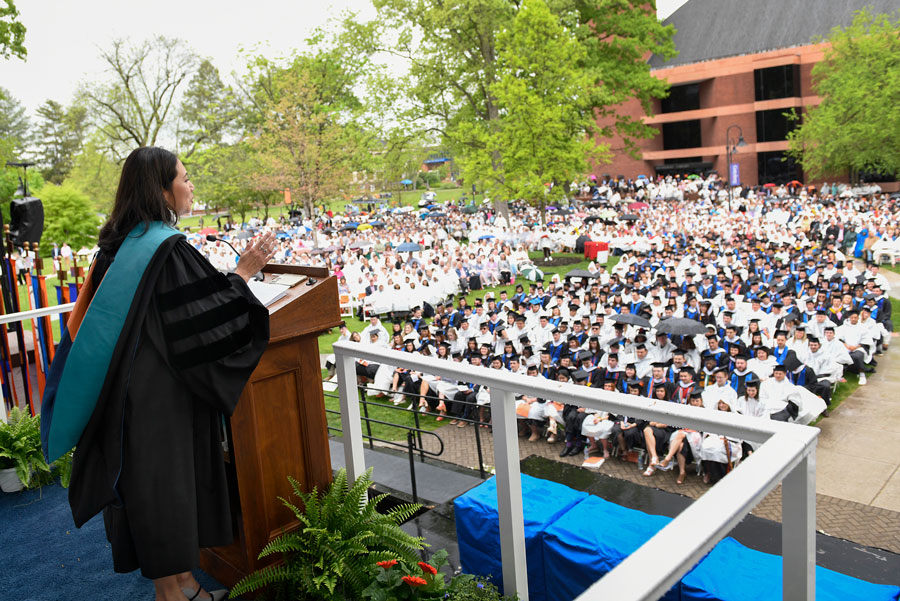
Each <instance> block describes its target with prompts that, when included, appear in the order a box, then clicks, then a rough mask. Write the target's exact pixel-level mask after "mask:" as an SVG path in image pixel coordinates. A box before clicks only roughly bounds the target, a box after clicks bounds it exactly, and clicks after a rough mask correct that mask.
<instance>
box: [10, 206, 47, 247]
mask: <svg viewBox="0 0 900 601" xmlns="http://www.w3.org/2000/svg"><path fill="white" fill-rule="evenodd" d="M43 233H44V205H43V204H42V203H41V199H39V198H32V197H28V198H14V199H13V200H12V202H10V204H9V237H10V238H11V239H12V243H13V245H14V246H19V247H21V246H22V245H24V244H25V243H26V242H29V243H31V244H34V243H36V242H40V241H41V234H43Z"/></svg>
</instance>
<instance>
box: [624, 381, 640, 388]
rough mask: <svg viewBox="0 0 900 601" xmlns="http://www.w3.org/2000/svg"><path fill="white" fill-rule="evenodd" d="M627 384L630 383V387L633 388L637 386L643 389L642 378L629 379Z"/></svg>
mask: <svg viewBox="0 0 900 601" xmlns="http://www.w3.org/2000/svg"><path fill="white" fill-rule="evenodd" d="M626 384H627V385H628V388H629V389H631V388H637V389H638V390H640V389H641V381H640V380H635V379H632V380H628V381H627V382H626Z"/></svg>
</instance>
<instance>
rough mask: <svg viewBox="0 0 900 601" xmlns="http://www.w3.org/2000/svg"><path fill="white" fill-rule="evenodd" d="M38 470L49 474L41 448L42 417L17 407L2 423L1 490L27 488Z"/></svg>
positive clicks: (0, 424)
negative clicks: (6, 420) (5, 421)
mask: <svg viewBox="0 0 900 601" xmlns="http://www.w3.org/2000/svg"><path fill="white" fill-rule="evenodd" d="M35 472H44V473H47V474H49V473H50V466H49V465H47V461H46V460H45V459H44V454H43V452H42V451H41V418H40V416H34V417H32V416H31V415H30V414H28V413H26V412H24V411H22V410H21V409H19V408H18V407H14V408H13V410H12V411H11V412H10V414H9V420H8V422H7V423H5V424H2V423H0V489H2V490H3V492H16V491H19V490H22V488H23V487H26V488H27V487H29V486H31V484H32V480H33V477H34V473H35Z"/></svg>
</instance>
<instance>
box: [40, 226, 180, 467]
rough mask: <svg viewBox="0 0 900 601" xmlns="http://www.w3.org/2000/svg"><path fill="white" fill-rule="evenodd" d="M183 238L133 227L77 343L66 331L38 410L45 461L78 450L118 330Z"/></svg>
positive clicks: (164, 229) (166, 230)
mask: <svg viewBox="0 0 900 601" xmlns="http://www.w3.org/2000/svg"><path fill="white" fill-rule="evenodd" d="M173 236H183V234H181V233H179V232H178V231H177V230H176V229H174V228H172V227H171V226H169V225H166V224H164V223H162V222H161V221H155V222H152V223H151V224H150V225H149V226H147V227H145V226H144V225H143V224H141V225H138V226H136V227H135V228H134V229H133V230H132V231H131V232H130V233H129V234H128V235H127V236H126V237H125V240H124V241H123V242H122V245H121V246H120V247H119V250H118V252H117V253H116V257H115V260H114V261H113V262H112V264H111V265H110V266H109V269H108V270H107V272H106V274H105V275H104V276H103V280H102V281H101V283H100V286H99V287H98V288H97V291H96V293H95V294H94V297H93V299H92V300H91V303H90V307H89V308H88V310H87V312H86V313H85V315H84V319H83V321H82V322H81V326H80V327H79V328H78V332H77V335H76V337H75V340H74V341H72V340H71V338H70V337H69V332H68V330H66V331H65V332H64V333H63V339H62V341H61V342H60V345H59V349H58V350H57V354H56V356H55V357H54V361H53V363H52V364H51V366H50V372H49V373H48V377H47V387H46V389H45V390H44V398H43V401H42V406H41V421H42V423H41V439H42V442H43V448H44V455H45V456H46V458H47V460H48V461H54V460H56V459H57V458H59V457H61V456H62V455H64V454H65V453H67V452H69V451H70V450H71V449H72V448H73V447H75V445H77V444H78V441H79V439H80V438H81V435H82V433H83V432H84V429H85V428H86V427H87V424H88V421H90V419H91V415H92V414H93V413H94V409H95V408H96V406H97V402H98V401H99V399H100V393H101V391H102V390H103V385H104V383H105V382H106V378H107V376H108V375H109V374H108V372H109V366H110V362H111V360H112V358H113V353H114V352H115V349H116V344H117V343H118V341H119V337H120V335H121V334H122V328H123V327H124V326H125V321H126V319H127V318H128V313H129V311H130V310H131V306H132V304H133V302H134V300H135V298H134V296H135V293H136V292H137V290H138V287H139V286H140V284H141V280H142V279H143V277H144V273H145V272H146V270H147V268H148V266H149V265H150V262H151V261H152V259H153V257H154V256H155V254H156V251H157V249H159V247H160V245H161V244H162V243H163V242H165V241H166V240H168V239H169V238H172V237H173Z"/></svg>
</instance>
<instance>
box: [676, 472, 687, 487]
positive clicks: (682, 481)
mask: <svg viewBox="0 0 900 601" xmlns="http://www.w3.org/2000/svg"><path fill="white" fill-rule="evenodd" d="M685 478H687V473H684V474H678V479H677V480H675V484H684V479H685Z"/></svg>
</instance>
